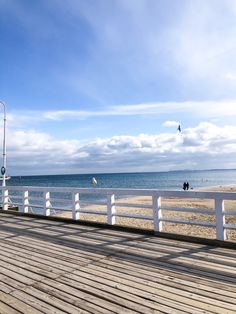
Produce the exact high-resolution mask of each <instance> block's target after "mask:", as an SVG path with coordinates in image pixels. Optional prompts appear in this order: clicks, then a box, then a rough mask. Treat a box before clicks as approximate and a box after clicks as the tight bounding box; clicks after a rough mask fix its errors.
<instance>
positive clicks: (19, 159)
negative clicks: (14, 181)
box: [7, 122, 236, 175]
mask: <svg viewBox="0 0 236 314" xmlns="http://www.w3.org/2000/svg"><path fill="white" fill-rule="evenodd" d="M9 132H10V133H8V141H7V143H8V147H7V152H8V154H7V155H8V170H9V173H10V174H11V175H14V174H27V173H28V174H38V173H40V174H43V173H46V174H47V173H49V174H50V173H51V174H53V173H86V172H95V171H96V172H114V171H115V172H117V171H155V170H156V171H159V170H173V169H175V170H176V169H186V168H189V169H202V168H224V167H225V168H227V167H229V165H230V166H231V167H236V161H235V154H236V127H235V126H224V127H218V126H216V125H214V124H212V123H207V122H202V123H200V124H199V125H198V126H197V127H194V128H187V129H183V131H182V133H180V134H177V133H176V132H173V133H161V134H158V135H148V134H140V135H138V136H113V137H111V138H98V139H95V140H93V141H90V142H88V143H87V144H81V143H80V142H79V141H76V140H73V141H72V140H61V141H59V140H55V139H54V138H53V137H51V136H49V135H47V134H45V133H37V132H35V131H27V132H25V131H15V132H14V131H9Z"/></svg>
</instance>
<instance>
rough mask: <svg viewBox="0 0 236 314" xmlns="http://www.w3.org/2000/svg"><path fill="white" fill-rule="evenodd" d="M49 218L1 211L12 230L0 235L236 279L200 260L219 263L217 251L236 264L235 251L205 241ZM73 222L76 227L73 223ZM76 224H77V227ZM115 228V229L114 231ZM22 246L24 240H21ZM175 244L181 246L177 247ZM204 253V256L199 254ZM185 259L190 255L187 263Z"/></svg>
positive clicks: (1, 225) (0, 219) (1, 227)
mask: <svg viewBox="0 0 236 314" xmlns="http://www.w3.org/2000/svg"><path fill="white" fill-rule="evenodd" d="M9 218H10V221H9ZM49 221H50V220H47V219H40V218H27V220H26V219H25V220H24V216H17V215H9V214H4V215H2V214H1V213H0V231H2V232H9V236H1V237H0V239H1V240H4V241H8V240H10V239H11V241H12V239H14V238H15V237H19V236H20V237H22V236H23V237H27V238H31V239H37V240H40V241H44V242H47V243H52V244H55V245H61V246H66V247H68V248H73V249H78V250H80V251H84V252H92V253H98V254H99V253H101V254H103V255H104V257H105V258H112V257H115V258H116V259H118V260H120V261H126V262H131V263H135V264H136V265H140V266H141V265H142V266H147V267H150V269H155V268H162V269H165V270H167V271H168V270H171V271H178V272H181V273H182V274H186V275H197V276H198V277H202V278H204V279H205V278H210V279H214V278H215V275H217V277H218V278H219V279H221V280H222V281H223V282H228V283H234V284H235V283H236V274H235V272H233V271H232V272H231V271H230V270H227V271H224V270H223V269H222V270H221V269H219V268H218V269H217V268H214V269H213V267H210V266H205V267H203V266H202V265H201V261H202V262H209V263H211V264H213V265H214V263H218V266H219V265H220V263H219V259H218V261H217V262H215V261H214V258H212V257H210V256H208V255H209V254H210V253H211V252H212V253H214V254H217V256H218V257H220V259H221V258H222V260H223V265H224V266H225V265H226V267H227V266H231V267H235V263H233V262H232V260H231V261H230V260H229V261H227V257H229V258H231V259H232V258H235V257H236V252H234V251H230V250H224V251H223V252H217V253H216V252H215V248H216V247H215V246H211V245H206V244H201V245H199V244H198V245H196V244H192V245H191V243H188V244H186V243H185V244H183V242H179V241H175V242H173V241H174V240H169V241H168V239H163V238H159V237H155V236H153V235H150V234H138V233H136V234H135V233H132V236H130V233H128V232H120V230H119V232H118V234H117V232H116V231H117V230H113V229H111V228H109V229H108V228H104V227H101V226H99V225H98V226H95V225H83V224H82V225H80V224H76V225H75V224H70V223H69V222H64V221H61V222H60V220H56V221H54V223H52V221H50V222H49ZM13 223H15V224H16V227H14V226H12V224H13ZM8 224H10V226H8ZM30 224H33V225H30ZM72 225H73V227H71V226H72ZM75 226H78V230H77V228H76V227H75ZM19 227H23V228H22V229H21V228H19ZM72 228H73V229H72ZM57 229H58V230H57ZM108 230H109V231H108ZM112 230H113V231H114V233H112ZM42 232H43V233H42ZM47 232H54V233H55V234H56V235H54V236H52V235H47ZM70 237H73V238H70ZM76 237H77V238H76ZM109 237H110V239H109ZM86 240H87V241H86ZM149 241H150V242H149ZM96 242H97V243H96ZM23 246H24V243H23V242H22V247H23ZM175 246H176V247H178V248H179V250H177V251H176V250H174V248H175ZM201 253H202V256H200V255H201ZM208 253H209V254H208ZM186 259H189V261H188V262H187V263H186V261H185V260H186ZM191 262H192V263H191ZM198 263H199V264H198Z"/></svg>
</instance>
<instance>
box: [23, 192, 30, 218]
mask: <svg viewBox="0 0 236 314" xmlns="http://www.w3.org/2000/svg"><path fill="white" fill-rule="evenodd" d="M21 208H22V210H23V213H28V212H29V191H24V192H23V206H22V207H21Z"/></svg>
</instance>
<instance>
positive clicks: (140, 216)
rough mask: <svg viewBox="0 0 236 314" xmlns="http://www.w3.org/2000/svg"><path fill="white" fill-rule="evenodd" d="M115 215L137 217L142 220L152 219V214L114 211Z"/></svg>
mask: <svg viewBox="0 0 236 314" xmlns="http://www.w3.org/2000/svg"><path fill="white" fill-rule="evenodd" d="M116 217H126V218H137V219H144V220H152V219H153V217H152V216H145V215H138V214H130V213H119V212H116Z"/></svg>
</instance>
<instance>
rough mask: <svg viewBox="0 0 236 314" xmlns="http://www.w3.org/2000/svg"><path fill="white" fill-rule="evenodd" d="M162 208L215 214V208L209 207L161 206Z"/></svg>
mask: <svg viewBox="0 0 236 314" xmlns="http://www.w3.org/2000/svg"><path fill="white" fill-rule="evenodd" d="M161 209H162V210H169V211H176V212H186V213H198V214H207V215H215V211H214V210H207V209H200V208H191V207H171V206H161Z"/></svg>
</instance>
